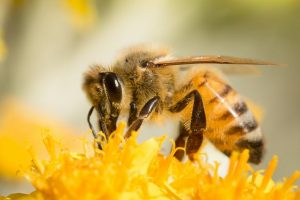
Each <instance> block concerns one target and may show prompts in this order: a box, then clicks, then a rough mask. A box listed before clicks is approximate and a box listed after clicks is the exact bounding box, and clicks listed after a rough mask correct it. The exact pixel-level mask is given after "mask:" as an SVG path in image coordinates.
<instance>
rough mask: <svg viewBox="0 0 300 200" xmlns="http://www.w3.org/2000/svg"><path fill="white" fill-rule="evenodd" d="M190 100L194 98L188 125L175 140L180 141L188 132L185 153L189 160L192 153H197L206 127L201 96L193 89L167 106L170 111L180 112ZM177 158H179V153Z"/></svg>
mask: <svg viewBox="0 0 300 200" xmlns="http://www.w3.org/2000/svg"><path fill="white" fill-rule="evenodd" d="M192 100H194V102H193V110H192V116H191V124H190V127H188V128H186V130H184V132H182V133H181V135H180V136H179V138H178V141H177V143H178V144H179V143H182V141H181V140H182V139H183V137H184V135H186V134H187V133H188V138H187V142H186V153H187V155H188V156H189V159H190V160H193V158H194V154H195V153H197V151H198V149H199V148H200V146H201V144H202V141H203V130H204V129H205V128H206V116H205V111H204V106H203V101H202V97H201V95H200V93H199V92H198V90H193V91H191V92H190V93H188V94H187V95H186V96H185V97H183V99H182V100H180V101H179V102H177V103H176V104H175V105H173V106H171V107H170V108H169V110H170V111H171V112H174V113H177V112H181V111H182V110H183V109H184V108H186V107H187V105H188V104H189V103H190V102H191V101H192ZM177 158H180V157H179V155H178V157H177Z"/></svg>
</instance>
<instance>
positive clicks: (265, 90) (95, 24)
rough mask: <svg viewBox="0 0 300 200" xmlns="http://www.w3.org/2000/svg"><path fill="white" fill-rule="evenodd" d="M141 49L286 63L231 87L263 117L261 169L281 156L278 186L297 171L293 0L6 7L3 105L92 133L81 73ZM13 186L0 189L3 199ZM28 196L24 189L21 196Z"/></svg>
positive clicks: (131, 0) (135, 0) (9, 0)
mask: <svg viewBox="0 0 300 200" xmlns="http://www.w3.org/2000/svg"><path fill="white" fill-rule="evenodd" d="M139 43H150V44H153V43H155V44H163V45H166V46H169V47H170V48H171V49H172V50H173V54H174V55H175V56H176V55H177V56H180V55H201V54H202V55H207V54H216V55H218V54H220V55H232V56H239V57H248V58H256V59H262V60H270V61H274V62H278V63H284V64H287V65H288V67H278V68H272V67H264V68H261V70H262V74H261V75H260V76H245V75H243V76H230V77H229V80H230V81H231V83H232V86H233V87H235V88H236V89H237V90H238V91H239V93H241V94H242V95H244V96H246V97H248V98H249V99H251V100H252V101H253V102H255V103H257V104H258V105H260V106H261V107H262V108H263V110H264V113H265V114H264V120H263V122H262V129H263V131H264V134H265V137H266V143H267V153H266V156H265V159H264V162H263V163H262V164H261V165H259V166H258V168H265V167H266V165H267V163H268V161H269V160H270V158H271V157H272V156H273V155H274V154H277V155H278V156H279V166H278V168H277V170H276V174H275V179H279V178H282V177H283V176H289V175H290V174H291V173H292V172H293V171H295V170H296V169H298V170H299V169H300V158H299V154H300V105H299V103H300V89H299V86H300V78H299V73H300V68H299V64H300V54H299V53H300V3H299V1H297V0H273V1H272V0H244V1H241V0H223V1H212V0H190V1H179V0H144V1H140V0H123V1H117V0H110V1H108V0H99V1H96V0H94V1H93V0H51V1H50V0H1V1H0V101H4V100H5V99H7V98H13V99H17V100H18V101H20V102H22V103H24V104H26V105H30V106H31V107H33V108H35V109H36V110H39V111H42V112H44V113H48V114H49V115H51V116H54V117H55V118H56V119H59V120H61V121H63V122H65V123H66V124H68V125H70V126H72V127H74V128H76V129H79V130H82V131H86V130H87V124H86V120H85V118H86V113H87V110H88V108H89V104H88V102H87V100H86V98H85V95H84V94H83V92H82V90H81V82H82V73H83V72H84V71H85V70H87V68H88V66H89V65H91V64H96V63H102V64H107V65H109V63H111V62H112V61H113V60H114V58H115V56H116V55H117V54H118V52H119V51H120V50H122V49H123V48H124V47H125V48H126V47H128V46H130V45H134V44H139ZM164 132H165V131H164ZM1 183H2V185H1ZM16 187H17V186H16V185H15V183H11V182H7V181H0V188H1V189H0V194H1V193H3V194H6V193H7V192H8V191H9V190H10V188H14V189H12V190H11V191H16V190H17V189H16ZM28 190H30V189H29V188H26V187H25V186H23V185H22V184H21V185H20V188H19V189H18V191H28Z"/></svg>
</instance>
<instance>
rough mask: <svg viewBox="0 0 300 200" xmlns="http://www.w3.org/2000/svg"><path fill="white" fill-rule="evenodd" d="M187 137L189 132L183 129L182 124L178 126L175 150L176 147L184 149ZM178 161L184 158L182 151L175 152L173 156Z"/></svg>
mask: <svg viewBox="0 0 300 200" xmlns="http://www.w3.org/2000/svg"><path fill="white" fill-rule="evenodd" d="M188 136H189V131H188V130H187V129H186V128H185V127H184V125H183V123H182V122H180V124H179V136H178V138H177V139H176V141H175V148H177V147H183V148H184V147H185V141H186V138H187V137H188ZM174 156H175V157H176V158H177V159H178V160H180V161H181V160H182V159H183V157H184V151H183V150H181V149H179V150H177V151H176V153H175V155H174Z"/></svg>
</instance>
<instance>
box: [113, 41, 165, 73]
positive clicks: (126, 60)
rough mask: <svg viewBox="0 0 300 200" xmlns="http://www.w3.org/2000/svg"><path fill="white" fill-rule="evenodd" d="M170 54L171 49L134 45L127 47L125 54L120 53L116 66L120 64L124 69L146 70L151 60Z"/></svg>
mask: <svg viewBox="0 0 300 200" xmlns="http://www.w3.org/2000/svg"><path fill="white" fill-rule="evenodd" d="M168 54H169V50H168V49H166V48H162V47H157V46H150V47H149V46H145V45H141V46H133V47H131V48H129V49H126V50H125V52H124V53H123V54H121V55H120V57H119V59H118V60H117V62H116V63H115V64H114V66H120V67H122V68H123V69H124V70H128V71H130V70H133V69H135V70H136V69H138V70H145V69H146V68H147V67H149V64H150V62H152V61H154V60H157V59H160V58H163V57H166V56H167V55H168Z"/></svg>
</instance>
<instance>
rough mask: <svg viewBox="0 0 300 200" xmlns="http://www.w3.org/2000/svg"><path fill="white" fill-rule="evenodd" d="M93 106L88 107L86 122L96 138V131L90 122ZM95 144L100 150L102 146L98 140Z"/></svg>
mask: <svg viewBox="0 0 300 200" xmlns="http://www.w3.org/2000/svg"><path fill="white" fill-rule="evenodd" d="M94 108H95V107H94V106H92V107H91V108H90V110H89V112H88V115H87V122H88V124H89V127H90V129H91V130H92V134H93V136H94V138H95V139H97V138H98V135H97V133H96V131H95V129H94V127H93V125H92V123H91V116H92V114H93V111H94ZM97 146H98V148H99V149H100V150H101V149H102V146H101V144H100V143H99V142H97Z"/></svg>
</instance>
